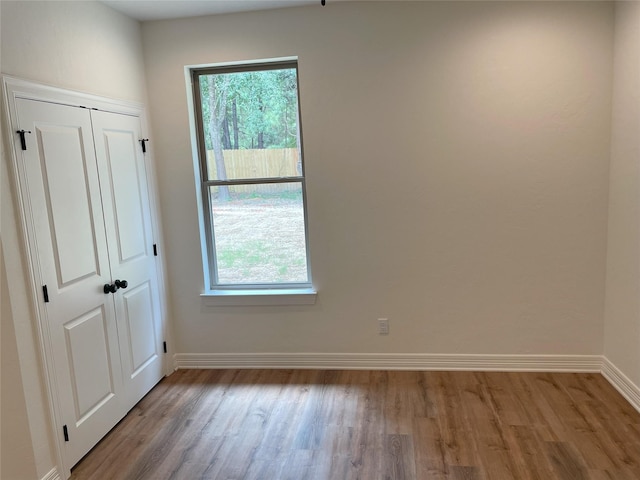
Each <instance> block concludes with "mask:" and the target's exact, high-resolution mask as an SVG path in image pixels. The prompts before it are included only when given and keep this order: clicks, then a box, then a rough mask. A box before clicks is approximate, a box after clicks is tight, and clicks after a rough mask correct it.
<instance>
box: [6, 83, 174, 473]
mask: <svg viewBox="0 0 640 480" xmlns="http://www.w3.org/2000/svg"><path fill="white" fill-rule="evenodd" d="M2 93H3V95H2V96H3V107H4V111H5V114H4V115H5V122H4V123H5V124H6V132H5V133H6V137H5V138H6V139H7V140H8V144H7V146H6V147H7V148H6V150H7V151H6V154H7V159H8V162H7V163H8V167H9V177H10V178H9V181H10V183H11V185H12V187H13V188H14V189H15V190H14V194H13V199H14V201H15V202H16V208H17V212H16V213H17V215H16V216H17V217H18V218H17V220H18V229H19V232H18V236H19V238H20V243H21V246H22V248H23V251H22V252H21V253H22V257H23V259H24V261H25V265H26V270H27V271H28V274H27V275H26V277H27V284H28V285H26V286H27V288H28V292H27V293H28V297H29V303H30V306H31V308H32V311H33V317H34V318H33V321H34V328H35V331H36V334H37V342H36V343H37V344H38V345H37V350H38V353H39V356H40V367H41V369H42V373H43V375H44V383H45V390H46V394H47V403H48V407H49V412H48V414H49V420H50V424H51V427H52V430H53V433H54V435H53V437H54V446H55V457H56V460H57V463H58V465H59V473H60V475H61V476H62V477H63V478H68V477H69V476H70V475H71V467H72V465H66V463H65V459H64V455H63V454H62V451H63V448H62V444H63V442H64V439H63V437H62V435H61V432H62V425H63V423H62V421H61V414H60V409H59V404H60V403H59V395H58V385H57V381H56V377H55V375H54V369H53V365H52V360H51V358H52V356H51V342H50V331H49V326H48V324H47V322H46V321H45V319H46V310H45V305H44V299H43V297H42V291H41V287H42V285H43V282H42V275H41V273H40V269H39V262H38V254H37V245H36V241H35V235H34V233H35V224H34V220H33V212H32V206H31V202H30V199H29V192H28V191H27V189H26V178H25V171H24V169H23V168H22V167H21V163H20V159H21V154H20V151H21V146H20V140H19V136H18V135H16V132H14V131H13V126H15V125H17V106H16V100H17V99H18V98H22V99H27V100H36V101H42V102H48V103H56V104H62V105H68V106H72V107H83V108H89V109H97V110H102V111H107V112H112V113H118V114H123V115H130V116H134V117H138V118H139V119H140V124H141V130H142V134H143V136H144V137H145V138H146V137H147V136H148V131H149V130H148V126H147V119H146V112H145V109H144V106H143V105H142V104H141V103H137V102H129V101H123V100H116V99H111V98H107V97H102V96H98V95H93V94H88V93H82V92H77V91H73V90H67V89H62V88H58V87H53V86H49V85H43V84H40V83H37V82H32V81H28V80H23V79H20V78H16V77H13V76H9V75H3V76H2ZM145 166H146V180H147V185H148V186H149V187H148V190H149V204H150V210H151V212H150V214H151V224H152V235H153V238H154V239H155V243H161V238H162V236H161V234H160V232H161V224H160V218H159V214H158V212H159V209H158V190H157V182H156V175H155V173H156V172H155V165H154V162H153V149H152V148H151V145H147V151H146V154H145ZM156 270H157V275H158V289H159V291H158V296H159V300H160V302H159V303H160V312H159V314H160V334H161V335H162V336H163V339H164V341H165V342H167V345H172V344H173V342H172V341H171V340H172V339H171V330H170V328H169V319H168V316H167V312H168V308H167V298H166V288H165V276H166V270H165V261H164V260H163V257H161V256H159V257H157V269H156ZM170 358H171V354H170V353H169V352H167V354H166V355H164V358H163V359H162V365H163V372H164V375H165V376H166V375H169V374H171V373H172V372H173V362H171V361H170V360H169V359H170Z"/></svg>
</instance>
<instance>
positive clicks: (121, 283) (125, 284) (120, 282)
mask: <svg viewBox="0 0 640 480" xmlns="http://www.w3.org/2000/svg"><path fill="white" fill-rule="evenodd" d="M115 285H116V287H118V288H127V287H128V286H129V282H127V281H126V280H116V282H115Z"/></svg>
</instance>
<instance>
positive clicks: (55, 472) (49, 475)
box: [41, 467, 62, 480]
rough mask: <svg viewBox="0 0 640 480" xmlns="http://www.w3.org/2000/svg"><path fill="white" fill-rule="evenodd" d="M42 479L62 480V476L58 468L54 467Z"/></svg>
mask: <svg viewBox="0 0 640 480" xmlns="http://www.w3.org/2000/svg"><path fill="white" fill-rule="evenodd" d="M41 480H62V477H61V476H60V474H59V473H58V469H57V468H56V467H53V468H52V469H51V471H50V472H49V473H47V474H46V475H45V476H44V477H42V479H41Z"/></svg>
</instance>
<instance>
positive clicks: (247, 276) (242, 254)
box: [213, 192, 308, 284]
mask: <svg viewBox="0 0 640 480" xmlns="http://www.w3.org/2000/svg"><path fill="white" fill-rule="evenodd" d="M213 225H214V234H215V239H216V246H215V249H216V259H217V266H218V281H219V283H221V284H227V283H235V284H257V283H299V282H307V281H308V278H307V255H306V244H305V233H304V210H303V206H302V195H301V194H298V192H283V193H281V194H278V195H254V196H250V195H244V196H239V195H236V196H232V199H231V200H229V201H226V202H215V203H214V206H213Z"/></svg>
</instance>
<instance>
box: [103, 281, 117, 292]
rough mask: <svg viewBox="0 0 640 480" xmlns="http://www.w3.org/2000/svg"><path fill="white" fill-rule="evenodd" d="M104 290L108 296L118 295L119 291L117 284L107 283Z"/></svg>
mask: <svg viewBox="0 0 640 480" xmlns="http://www.w3.org/2000/svg"><path fill="white" fill-rule="evenodd" d="M102 290H103V292H104V293H106V294H108V293H116V292H117V291H118V286H117V285H116V284H114V283H112V284H108V283H105V284H104V288H103V289H102Z"/></svg>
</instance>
